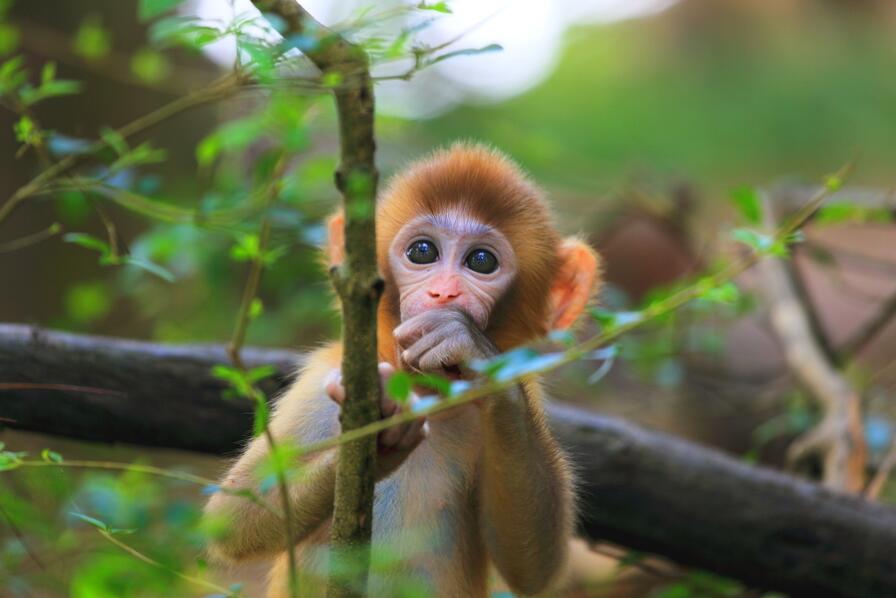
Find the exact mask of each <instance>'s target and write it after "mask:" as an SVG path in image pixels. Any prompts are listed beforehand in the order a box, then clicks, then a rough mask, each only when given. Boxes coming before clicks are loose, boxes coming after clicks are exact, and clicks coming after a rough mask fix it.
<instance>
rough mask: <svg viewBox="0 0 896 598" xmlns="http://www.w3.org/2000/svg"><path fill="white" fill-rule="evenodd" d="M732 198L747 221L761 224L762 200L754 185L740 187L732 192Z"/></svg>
mask: <svg viewBox="0 0 896 598" xmlns="http://www.w3.org/2000/svg"><path fill="white" fill-rule="evenodd" d="M731 199H732V200H733V201H734V203H735V205H736V206H737V208H738V209H739V210H740V213H741V215H742V216H743V217H744V219H745V220H746V221H747V222H749V223H750V224H759V222H760V221H761V220H762V202H761V201H760V200H759V194H758V193H757V192H756V189H754V188H753V187H739V188H738V189H735V190H734V191H732V192H731Z"/></svg>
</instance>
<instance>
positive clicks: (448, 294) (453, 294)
mask: <svg viewBox="0 0 896 598" xmlns="http://www.w3.org/2000/svg"><path fill="white" fill-rule="evenodd" d="M427 293H429V296H430V297H432V298H433V299H436V300H438V302H439V303H448V302H449V301H453V300H454V299H457V298H458V297H460V291H453V290H452V291H442V290H437V289H430V290H429V291H427Z"/></svg>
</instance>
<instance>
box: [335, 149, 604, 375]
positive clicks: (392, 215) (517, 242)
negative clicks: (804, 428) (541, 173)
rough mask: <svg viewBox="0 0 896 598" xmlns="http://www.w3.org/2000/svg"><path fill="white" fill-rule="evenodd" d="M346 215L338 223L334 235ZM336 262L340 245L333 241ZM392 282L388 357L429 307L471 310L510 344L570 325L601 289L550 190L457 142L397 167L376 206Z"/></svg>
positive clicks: (381, 253)
mask: <svg viewBox="0 0 896 598" xmlns="http://www.w3.org/2000/svg"><path fill="white" fill-rule="evenodd" d="M341 227H342V221H341V218H339V217H338V216H337V217H336V218H334V219H333V220H331V222H330V238H331V243H334V242H335V241H336V240H337V239H339V240H340V242H341V238H342V234H341V230H337V229H341ZM330 255H331V261H337V259H339V258H341V247H333V246H331V248H330ZM377 259H378V262H379V268H380V271H381V272H382V273H383V276H384V278H385V280H386V290H385V294H384V296H383V299H382V301H381V303H380V309H379V314H378V316H379V329H378V337H379V344H380V355H381V357H382V358H383V359H385V360H388V361H393V362H394V360H395V349H394V341H393V340H392V330H393V329H394V328H395V327H396V326H397V325H398V324H399V323H401V322H403V321H405V320H407V319H408V318H411V317H413V316H416V315H418V314H420V313H422V312H424V311H426V310H431V309H442V308H446V307H453V308H456V309H460V310H462V311H464V312H466V313H467V314H468V315H469V316H470V318H471V319H472V320H473V322H475V324H476V325H477V326H478V327H479V328H480V329H481V330H483V331H485V333H486V335H487V336H488V337H489V338H490V339H491V340H492V342H494V343H495V345H496V346H497V347H498V348H499V349H500V350H502V351H506V350H507V349H510V348H512V347H514V346H518V345H520V344H523V343H526V342H529V341H532V340H534V339H536V338H538V337H540V336H542V335H544V334H545V333H546V332H547V331H549V330H552V329H562V328H567V327H569V326H571V325H572V324H573V323H574V322H575V321H576V320H577V319H578V317H579V316H580V315H581V313H582V311H583V309H584V307H585V305H586V303H587V302H588V300H589V298H590V297H591V295H592V293H593V292H594V289H595V286H596V280H597V274H598V258H597V255H596V254H595V252H594V251H593V250H592V249H591V248H590V247H589V246H588V245H586V244H585V243H583V242H582V241H580V240H578V239H574V238H566V239H564V238H563V237H562V236H561V235H560V233H559V232H558V231H557V228H556V225H555V223H554V219H553V216H552V214H551V211H550V208H549V206H548V204H547V201H546V200H545V198H544V194H543V192H542V191H541V190H540V189H539V188H538V187H537V186H535V185H534V184H533V183H532V182H531V181H530V180H529V179H528V178H527V177H526V175H525V174H523V172H522V171H521V170H520V169H519V167H517V165H516V164H514V163H513V162H512V161H511V160H510V159H508V158H507V157H506V156H504V155H503V154H501V153H499V152H497V151H495V150H492V149H489V148H487V147H484V146H481V145H470V144H456V145H454V146H452V147H451V148H449V149H445V150H440V151H437V152H435V153H434V154H432V155H431V156H429V157H428V158H424V159H422V160H419V161H418V162H415V163H414V164H412V165H411V166H409V167H408V168H407V169H405V170H404V171H402V172H400V173H399V174H397V175H396V176H395V177H394V178H393V179H392V180H391V181H390V183H389V184H388V186H387V187H386V189H385V190H384V191H383V193H382V195H381V197H380V199H379V202H378V204H377Z"/></svg>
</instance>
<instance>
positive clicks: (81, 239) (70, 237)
mask: <svg viewBox="0 0 896 598" xmlns="http://www.w3.org/2000/svg"><path fill="white" fill-rule="evenodd" d="M62 240H63V241H65V242H66V243H74V244H75V245H80V246H81V247H86V248H87V249H94V250H96V251H99V252H100V253H102V254H104V255H111V253H112V248H111V247H110V246H109V244H108V243H106V242H105V241H103V240H102V239H98V238H96V237H94V236H92V235H88V234H87V233H66V234H65V235H63V236H62Z"/></svg>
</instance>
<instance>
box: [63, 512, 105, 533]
mask: <svg viewBox="0 0 896 598" xmlns="http://www.w3.org/2000/svg"><path fill="white" fill-rule="evenodd" d="M69 515H71V516H72V517H75V518H77V519H80V520H81V521H83V522H85V523H89V524H90V525H92V526H93V527H95V528H97V529H101V530H103V531H104V532H108V531H109V526H108V525H106V524H105V523H103V522H102V521H100V520H99V519H96V518H95V517H90V516H89V515H84V514H83V513H76V512H75V511H71V512H70V513H69Z"/></svg>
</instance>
